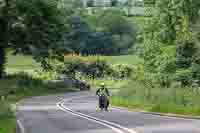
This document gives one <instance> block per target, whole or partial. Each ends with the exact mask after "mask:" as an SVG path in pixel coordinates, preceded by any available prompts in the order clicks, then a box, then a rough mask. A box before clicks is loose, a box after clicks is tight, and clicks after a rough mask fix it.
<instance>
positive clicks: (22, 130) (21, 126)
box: [17, 120, 25, 133]
mask: <svg viewBox="0 0 200 133" xmlns="http://www.w3.org/2000/svg"><path fill="white" fill-rule="evenodd" d="M17 124H18V126H19V129H20V132H21V133H25V128H24V126H23V124H22V123H21V121H20V120H17Z"/></svg>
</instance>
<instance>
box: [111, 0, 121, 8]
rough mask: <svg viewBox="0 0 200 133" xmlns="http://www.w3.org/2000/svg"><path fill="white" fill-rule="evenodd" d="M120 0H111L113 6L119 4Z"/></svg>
mask: <svg viewBox="0 0 200 133" xmlns="http://www.w3.org/2000/svg"><path fill="white" fill-rule="evenodd" d="M118 2H119V1H118V0H111V6H114V7H115V6H118Z"/></svg>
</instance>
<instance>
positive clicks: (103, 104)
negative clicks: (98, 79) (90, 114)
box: [98, 94, 109, 111]
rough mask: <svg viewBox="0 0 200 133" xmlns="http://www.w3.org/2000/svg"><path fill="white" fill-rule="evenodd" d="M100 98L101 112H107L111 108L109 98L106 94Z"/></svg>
mask: <svg viewBox="0 0 200 133" xmlns="http://www.w3.org/2000/svg"><path fill="white" fill-rule="evenodd" d="M98 96H99V108H100V109H101V111H103V110H105V111H107V109H108V106H109V100H108V97H107V96H106V95H105V94H100V95H98Z"/></svg>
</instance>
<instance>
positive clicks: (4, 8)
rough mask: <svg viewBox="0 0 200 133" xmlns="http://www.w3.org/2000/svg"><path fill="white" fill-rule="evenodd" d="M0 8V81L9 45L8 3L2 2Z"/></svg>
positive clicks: (6, 1)
mask: <svg viewBox="0 0 200 133" xmlns="http://www.w3.org/2000/svg"><path fill="white" fill-rule="evenodd" d="M1 4H2V5H1V7H0V34H1V37H0V79H1V78H2V76H3V73H4V70H5V64H6V48H7V47H8V43H9V20H10V14H9V9H10V1H9V0H4V1H3V2H2V3H1Z"/></svg>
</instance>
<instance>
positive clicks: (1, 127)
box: [0, 118, 16, 133]
mask: <svg viewBox="0 0 200 133" xmlns="http://www.w3.org/2000/svg"><path fill="white" fill-rule="evenodd" d="M15 128H16V121H15V119H10V118H9V119H0V133H14V132H15Z"/></svg>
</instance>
